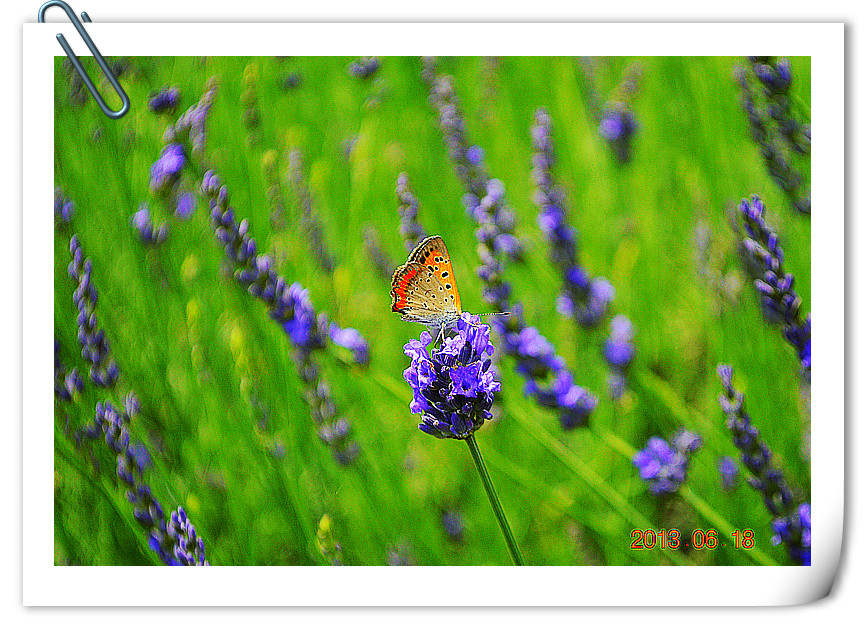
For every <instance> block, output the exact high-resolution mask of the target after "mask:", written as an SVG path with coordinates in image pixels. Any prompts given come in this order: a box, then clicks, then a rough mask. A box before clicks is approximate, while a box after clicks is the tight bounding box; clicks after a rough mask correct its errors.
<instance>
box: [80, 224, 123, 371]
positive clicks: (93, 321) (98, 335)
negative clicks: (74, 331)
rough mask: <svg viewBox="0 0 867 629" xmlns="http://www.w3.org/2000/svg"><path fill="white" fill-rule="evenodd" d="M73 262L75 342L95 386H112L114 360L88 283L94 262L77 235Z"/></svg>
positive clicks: (93, 287)
mask: <svg viewBox="0 0 867 629" xmlns="http://www.w3.org/2000/svg"><path fill="white" fill-rule="evenodd" d="M69 251H70V253H72V262H70V263H69V276H70V277H71V278H72V279H73V281H75V282H77V284H78V286H77V287H76V289H75V292H74V293H73V294H72V300H73V302H74V303H75V305H76V307H77V308H78V342H79V343H80V344H81V357H82V358H84V360H86V361H87V362H88V363H89V364H90V379H91V381H92V382H93V383H94V384H95V385H96V386H98V387H111V386H113V385H114V383H115V382H116V381H117V378H118V375H119V370H118V367H117V363H116V362H114V360H113V359H112V358H111V356H110V355H109V344H108V341H107V340H106V338H105V332H104V331H103V330H101V329H99V322H98V319H97V316H96V304H97V301H98V292H97V290H96V287H95V286H94V285H93V283H92V282H91V273H92V272H93V263H92V262H91V261H90V259H87V260H85V259H84V252H83V250H82V248H81V243H80V242H79V240H78V236H75V235H74V236H72V238H71V239H70V241H69Z"/></svg>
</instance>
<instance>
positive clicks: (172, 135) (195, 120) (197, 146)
mask: <svg viewBox="0 0 867 629" xmlns="http://www.w3.org/2000/svg"><path fill="white" fill-rule="evenodd" d="M216 93H217V77H211V78H210V79H209V80H208V84H207V85H206V90H205V93H204V94H202V97H201V98H200V99H199V102H198V103H196V104H195V105H193V106H192V107H190V108H189V109H188V110H187V111H185V112H184V113H183V114H182V115H181V117H180V118H178V121H177V122H176V123H175V124H174V126H171V127H169V128H168V129H167V130H166V135H165V140H166V142H176V141H177V142H184V141H187V140H188V141H189V143H190V148H191V151H190V153H191V156H192V157H193V158H195V159H197V160H200V159H201V157H202V154H203V153H204V150H205V138H206V134H205V120H206V119H207V117H208V112H209V111H210V110H211V105H212V103H213V101H214V96H215V95H216Z"/></svg>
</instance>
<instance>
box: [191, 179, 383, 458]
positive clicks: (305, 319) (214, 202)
mask: <svg viewBox="0 0 867 629" xmlns="http://www.w3.org/2000/svg"><path fill="white" fill-rule="evenodd" d="M202 190H203V192H204V193H205V196H206V197H207V198H208V204H209V207H210V210H211V221H212V223H213V225H214V228H215V233H216V236H217V239H218V240H219V241H220V242H221V243H223V244H224V251H225V254H226V256H227V257H228V258H229V260H231V261H232V262H233V265H234V266H235V279H236V280H237V281H238V283H239V284H241V285H242V286H244V287H245V288H246V289H247V291H248V292H249V293H250V294H251V295H253V296H255V297H257V298H259V299H261V300H262V301H264V302H265V303H266V304H267V305H268V307H269V313H270V315H271V318H272V319H274V320H275V321H276V322H277V323H278V324H279V325H280V326H281V327H282V328H283V330H284V331H285V332H286V335H287V336H288V337H289V339H290V340H291V342H292V344H293V346H294V350H295V351H294V354H293V358H294V360H295V363H296V365H297V367H298V373H299V374H300V376H301V380H302V381H303V382H304V385H305V396H306V398H307V401H308V403H309V405H310V409H311V416H312V417H313V419H314V421H315V422H316V424H317V426H319V436H320V438H321V439H322V440H323V441H324V442H325V443H327V444H328V445H329V446H330V448H331V450H332V452H333V454H334V456H335V458H336V459H337V461H338V462H340V463H342V464H347V463H349V462H351V461H352V460H353V459H354V458H355V457H356V455H357V454H358V445H357V444H356V442H355V441H353V440H352V439H351V437H350V435H349V432H350V427H349V422H348V421H347V420H346V419H345V418H338V417H337V410H336V406H335V404H334V400H333V399H332V397H331V391H330V388H329V387H328V384H327V383H326V382H325V381H324V380H323V379H322V375H321V372H320V370H319V367H318V366H317V365H316V363H315V362H314V360H313V356H312V354H313V352H314V351H316V350H318V349H322V348H324V347H325V339H326V338H328V332H329V322H328V319H327V317H325V316H324V315H322V314H319V315H317V314H316V312H315V310H314V308H313V304H312V302H311V301H310V296H309V292H308V291H307V289H305V288H303V287H302V286H301V285H300V284H299V283H297V282H295V283H293V284H291V285H289V284H288V283H287V282H286V280H285V279H284V278H283V277H281V276H279V275H278V274H277V273H276V272H275V270H274V268H273V263H272V261H271V258H270V256H268V255H265V254H257V246H256V241H255V239H254V238H253V237H252V236H251V235H250V234H249V222H248V221H247V219H244V220H242V221H241V222H240V223H238V222H236V219H235V211H234V210H233V209H232V208H231V207H230V205H229V193H228V189H227V188H226V186H221V185H220V180H219V178H218V177H217V175H216V174H215V173H214V172H213V171H208V172H206V173H205V175H204V179H203V182H202ZM345 332H346V331H342V333H343V335H344V336H343V337H341V340H343V341H347V338H348V337H347V336H346V335H345ZM349 334H350V335H352V332H350V333H349ZM356 334H357V332H356ZM347 342H348V341H347ZM363 343H364V340H363V339H361V338H360V335H358V336H357V337H355V338H353V339H352V343H351V345H352V347H351V349H353V350H354V352H355V356H356V358H365V359H366V358H367V356H366V351H365V350H363V349H362V344H363Z"/></svg>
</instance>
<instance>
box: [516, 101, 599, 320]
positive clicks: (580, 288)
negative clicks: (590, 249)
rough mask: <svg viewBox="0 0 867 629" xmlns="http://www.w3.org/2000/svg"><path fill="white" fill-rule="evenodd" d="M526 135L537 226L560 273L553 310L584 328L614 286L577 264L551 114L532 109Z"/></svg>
mask: <svg viewBox="0 0 867 629" xmlns="http://www.w3.org/2000/svg"><path fill="white" fill-rule="evenodd" d="M530 135H531V137H532V140H533V148H534V149H535V151H536V152H535V153H534V154H533V169H532V175H531V176H532V178H533V183H534V184H535V185H536V193H535V194H534V200H535V201H536V204H537V205H538V206H539V210H540V212H539V218H538V221H539V227H540V228H541V229H542V231H543V232H545V235H546V236H548V239H549V240H550V241H551V260H552V262H554V264H555V265H557V266H558V267H559V269H560V272H561V273H562V274H563V278H564V280H563V292H562V293H561V295H560V296H559V297H558V299H557V310H558V312H560V313H561V314H563V315H564V316H569V317H572V318H574V319H575V321H576V322H577V323H579V324H580V325H582V326H584V327H593V326H595V325H596V324H598V323H599V321H600V320H601V319H602V318H603V317H604V316H605V313H606V311H607V309H608V305H609V303H610V302H611V301H612V300H613V299H614V288H613V287H612V286H611V284H610V283H609V282H608V280H606V279H605V278H604V277H597V278H594V279H592V280H591V278H590V275H589V274H588V273H587V271H586V270H585V269H583V268H582V267H581V266H579V264H578V255H577V253H576V244H575V230H574V229H573V228H572V227H570V226H569V224H568V223H567V221H566V214H565V211H564V209H563V208H564V207H565V201H566V199H565V195H564V194H563V191H562V189H560V188H559V187H558V186H557V185H556V184H555V183H554V177H553V167H554V144H553V139H552V122H551V116H550V115H548V112H547V111H546V110H545V109H544V108H541V107H540V108H539V109H537V110H536V114H535V117H534V124H533V127H532V128H531V131H530Z"/></svg>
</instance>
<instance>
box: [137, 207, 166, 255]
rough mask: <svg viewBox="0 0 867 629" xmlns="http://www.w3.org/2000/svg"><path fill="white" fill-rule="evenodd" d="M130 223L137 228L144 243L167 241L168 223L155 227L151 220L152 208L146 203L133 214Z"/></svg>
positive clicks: (151, 243)
mask: <svg viewBox="0 0 867 629" xmlns="http://www.w3.org/2000/svg"><path fill="white" fill-rule="evenodd" d="M130 223H131V224H132V226H133V228H134V229H135V231H136V235H137V236H138V239H139V241H140V242H142V243H143V244H146V245H159V244H162V243H163V242H165V240H166V237H167V236H168V227H166V225H164V224H163V225H160V226H159V227H157V228H154V224H153V223H152V222H151V211H150V208H149V207H148V206H147V204H145V203H142V204H141V205H140V206H139V209H138V211H137V212H136V213H135V214H133V215H132V219H131V220H130Z"/></svg>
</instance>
